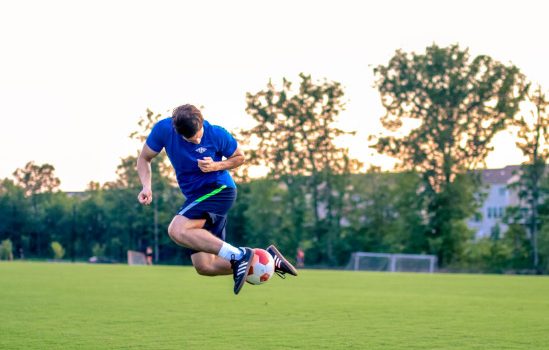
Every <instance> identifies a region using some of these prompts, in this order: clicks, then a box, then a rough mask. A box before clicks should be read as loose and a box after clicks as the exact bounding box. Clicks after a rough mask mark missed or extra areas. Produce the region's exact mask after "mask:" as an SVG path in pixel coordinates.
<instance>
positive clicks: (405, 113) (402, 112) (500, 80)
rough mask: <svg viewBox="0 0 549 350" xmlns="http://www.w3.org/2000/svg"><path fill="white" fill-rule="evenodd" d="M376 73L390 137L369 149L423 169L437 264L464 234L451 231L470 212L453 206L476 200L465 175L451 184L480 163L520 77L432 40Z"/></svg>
mask: <svg viewBox="0 0 549 350" xmlns="http://www.w3.org/2000/svg"><path fill="white" fill-rule="evenodd" d="M374 74H375V76H376V83H375V85H376V87H377V88H378V90H379V92H380V95H381V102H382V104H383V106H384V107H385V109H386V114H385V116H384V117H382V119H381V121H382V123H383V125H384V127H385V128H387V129H388V130H389V131H391V132H392V134H390V135H388V136H383V137H379V138H378V139H377V140H376V143H375V145H374V146H373V147H374V148H375V149H377V150H378V151H379V152H380V153H384V154H387V155H389V156H392V157H395V158H397V159H399V160H400V163H399V165H398V168H399V169H401V170H412V171H416V172H417V173H419V174H421V176H422V181H423V189H422V191H421V193H420V196H421V197H423V201H424V203H425V205H426V208H427V211H428V214H429V225H428V227H427V232H426V234H427V235H428V237H429V238H430V240H431V242H432V248H431V249H432V251H434V252H436V253H437V254H438V255H439V259H440V261H441V263H442V264H444V263H449V262H451V261H452V259H454V258H455V257H456V254H457V250H459V248H458V247H457V246H456V244H458V240H456V237H460V238H459V240H461V239H462V238H464V236H465V233H463V232H456V230H462V229H463V228H464V225H463V223H462V221H463V220H464V219H465V218H467V217H468V216H470V215H471V214H472V212H473V211H474V210H475V209H474V207H473V208H471V207H470V208H467V207H466V206H465V207H464V206H461V205H460V206H458V205H456V203H461V204H464V205H466V204H467V203H468V202H470V203H475V202H474V201H473V200H472V198H471V193H473V192H474V191H465V192H463V191H462V190H463V189H464V188H465V185H466V184H468V183H472V184H473V185H475V182H471V181H469V180H465V179H463V180H460V182H461V183H460V184H459V185H458V186H457V188H455V184H456V180H457V179H458V175H460V174H465V173H467V171H469V170H472V169H474V168H476V167H478V166H479V165H482V164H483V163H484V160H485V158H486V156H487V154H488V153H489V152H490V151H491V150H492V147H490V142H491V140H492V138H493V136H494V135H495V134H496V133H497V132H499V131H500V130H502V129H503V128H504V127H505V126H506V122H507V121H508V120H509V119H510V118H512V117H513V116H514V115H515V113H516V112H517V110H518V108H519V104H520V102H521V101H522V100H523V99H524V96H525V93H526V90H527V84H526V82H525V79H524V76H523V75H522V74H521V73H520V71H519V70H518V68H516V67H515V66H512V65H509V66H507V65H504V64H502V63H500V62H497V61H495V60H493V59H492V58H491V57H489V56H485V55H480V56H477V57H474V58H471V55H470V54H469V51H468V50H467V49H465V50H462V49H461V48H460V47H459V46H458V45H452V46H449V47H439V46H437V45H436V44H433V45H432V46H429V47H427V48H426V51H425V52H424V53H415V52H412V53H405V52H402V51H400V50H398V51H396V53H395V55H394V56H393V57H392V58H391V59H390V60H389V62H388V64H387V65H379V66H377V67H375V68H374ZM476 185H478V182H476ZM456 196H457V198H461V199H459V200H457V201H456Z"/></svg>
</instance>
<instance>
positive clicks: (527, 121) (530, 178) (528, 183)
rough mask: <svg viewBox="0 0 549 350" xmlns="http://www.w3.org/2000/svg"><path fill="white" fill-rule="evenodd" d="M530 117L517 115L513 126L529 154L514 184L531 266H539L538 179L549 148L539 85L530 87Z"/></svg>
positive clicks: (547, 122) (548, 117)
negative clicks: (524, 211) (529, 246)
mask: <svg viewBox="0 0 549 350" xmlns="http://www.w3.org/2000/svg"><path fill="white" fill-rule="evenodd" d="M528 101H529V102H530V103H529V105H530V111H529V112H530V116H529V117H526V116H524V115H520V116H518V117H517V118H515V119H514V120H513V122H512V125H514V126H515V127H517V128H518V132H517V137H518V141H517V147H518V148H519V149H520V150H521V151H522V153H523V154H524V155H525V156H526V157H528V161H527V162H525V163H524V164H522V166H521V171H520V174H521V175H520V180H519V181H518V183H517V184H516V185H517V186H516V187H518V189H519V192H518V195H519V198H520V199H521V200H522V201H524V202H525V203H526V205H527V208H528V211H527V217H526V218H523V219H524V222H525V223H526V225H527V227H528V231H529V235H530V239H531V242H532V250H533V254H532V256H533V268H534V269H536V270H538V269H539V253H538V232H539V228H540V217H539V206H540V205H541V199H542V198H541V197H542V189H541V182H542V179H543V177H544V176H545V167H546V163H547V157H548V155H549V149H548V147H547V145H548V144H547V142H548V139H547V136H548V135H547V129H548V126H549V113H548V112H549V109H548V107H549V100H548V99H547V97H546V95H545V94H544V93H543V91H542V89H541V87H540V86H537V87H535V88H531V89H530V90H529V93H528Z"/></svg>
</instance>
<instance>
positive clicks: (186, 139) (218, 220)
mask: <svg viewBox="0 0 549 350" xmlns="http://www.w3.org/2000/svg"><path fill="white" fill-rule="evenodd" d="M162 149H165V150H166V153H167V155H168V158H169V159H170V162H171V164H172V166H173V168H174V169H175V173H176V176H177V182H178V184H179V187H180V189H181V192H183V195H184V196H185V198H186V201H185V203H184V204H183V206H182V207H181V208H180V209H179V210H178V212H177V215H175V217H174V218H173V220H172V222H171V223H170V226H169V227H168V234H169V235H170V237H171V239H172V240H173V241H174V242H175V243H177V244H179V245H181V246H183V247H185V249H186V252H187V254H188V255H190V258H191V261H192V263H193V266H194V267H195V269H196V271H197V272H198V273H199V274H201V275H205V276H218V275H230V274H231V273H232V274H233V279H234V293H235V294H238V293H239V292H240V290H241V288H242V286H243V285H244V282H245V280H246V276H247V275H248V271H249V269H250V262H251V261H252V259H253V256H254V252H253V250H252V249H250V248H248V247H240V248H237V247H235V246H233V245H231V244H229V243H227V242H225V225H226V223H227V213H228V211H229V209H230V208H231V206H232V205H233V203H234V201H235V200H236V185H235V183H234V181H233V178H232V177H231V175H230V174H229V172H228V171H227V170H229V169H234V168H236V167H238V166H240V165H242V163H244V154H243V153H242V151H241V150H240V148H239V147H238V144H237V142H236V140H235V139H234V138H233V136H231V134H229V132H227V130H225V129H224V128H222V127H220V126H217V125H212V124H210V123H209V122H208V121H206V120H204V119H203V117H202V113H201V112H200V110H199V109H198V108H196V107H195V106H192V105H189V104H186V105H183V106H179V107H177V108H175V109H174V110H173V113H172V116H171V117H170V118H166V119H163V120H160V121H159V122H158V123H156V124H155V125H154V127H153V129H152V131H151V133H150V134H149V137H148V138H147V141H146V142H145V144H144V145H143V150H142V151H141V154H140V155H139V157H138V159H137V172H138V174H139V179H140V181H141V184H142V185H143V189H142V190H141V192H140V193H139V195H138V196H137V198H138V200H139V202H140V203H141V204H145V205H149V204H151V201H152V199H153V197H152V187H151V186H152V185H151V184H152V181H151V161H152V159H153V158H154V157H156V155H157V154H158V153H159V152H160V151H162ZM223 158H225V159H223ZM267 251H268V252H269V253H270V254H271V255H272V256H273V259H274V261H275V272H278V273H279V274H282V275H283V274H285V273H289V274H291V275H294V276H297V270H296V269H295V267H293V266H292V265H291V264H290V263H289V262H288V261H287V260H286V259H285V258H284V256H283V255H282V254H281V253H280V252H279V251H278V250H277V249H276V247H275V246H274V245H271V246H269V247H268V248H267Z"/></svg>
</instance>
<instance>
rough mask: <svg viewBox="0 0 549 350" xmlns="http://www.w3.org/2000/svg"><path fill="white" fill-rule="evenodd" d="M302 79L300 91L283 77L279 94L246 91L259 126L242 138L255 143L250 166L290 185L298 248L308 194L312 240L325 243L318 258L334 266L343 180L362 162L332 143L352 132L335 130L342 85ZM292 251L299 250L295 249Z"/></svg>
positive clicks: (302, 76)
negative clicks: (264, 170) (263, 169)
mask: <svg viewBox="0 0 549 350" xmlns="http://www.w3.org/2000/svg"><path fill="white" fill-rule="evenodd" d="M299 77H300V79H301V81H300V84H299V88H298V89H297V91H296V90H294V89H293V88H292V83H291V82H290V81H289V80H287V79H286V78H283V80H282V86H281V89H280V90H278V89H277V88H276V87H275V86H274V85H273V83H272V82H269V83H268V85H267V88H266V89H265V90H262V91H259V92H257V93H255V94H252V93H247V94H246V101H247V107H246V111H247V112H248V113H249V114H250V115H251V116H252V117H253V118H254V119H255V120H256V121H257V125H256V126H255V127H253V128H251V129H249V130H244V131H242V134H243V135H244V136H245V137H247V138H248V140H250V141H252V142H255V141H257V147H254V148H253V149H252V150H251V152H249V154H250V159H251V164H253V165H263V166H266V167H267V168H268V169H269V177H270V178H272V179H274V180H277V181H281V182H283V183H284V184H285V185H286V186H287V189H288V193H289V194H290V196H289V197H290V198H289V202H288V210H289V213H288V215H289V216H290V217H292V218H293V220H292V222H293V225H294V230H295V231H294V232H293V235H294V237H295V239H293V240H292V241H294V242H297V244H298V243H299V241H300V240H301V239H302V238H301V234H302V232H303V231H304V227H305V222H304V221H303V219H304V217H305V211H306V204H307V203H306V195H310V202H311V207H312V214H313V220H314V224H313V231H314V233H315V237H314V239H315V242H316V243H317V244H318V245H323V248H322V250H321V248H320V247H317V248H318V253H319V257H318V260H322V259H324V256H323V255H325V257H326V258H327V260H328V261H330V262H333V261H334V253H333V239H334V237H333V236H332V234H333V232H334V231H333V230H332V229H337V225H338V224H339V222H338V220H337V209H338V208H339V207H341V198H339V199H338V195H340V194H341V193H342V192H343V191H342V190H343V188H344V186H345V183H346V181H345V176H346V175H348V174H349V173H350V172H352V171H354V170H356V169H358V162H357V161H355V160H351V159H350V158H349V156H348V151H347V149H344V148H339V147H337V146H336V145H335V144H334V139H335V138H337V137H338V136H341V135H344V134H348V133H347V132H345V131H343V130H341V129H338V128H337V127H335V126H334V123H335V121H336V119H337V117H338V115H339V114H340V112H341V111H342V110H343V109H344V103H343V96H344V92H343V89H342V87H341V85H340V84H339V83H337V82H330V81H326V80H324V81H322V82H318V83H315V82H313V80H312V79H311V76H308V75H305V74H300V75H299ZM336 187H337V188H336ZM338 190H339V191H338ZM334 193H337V194H336V195H334ZM326 224H327V225H326ZM288 249H291V250H294V251H295V249H297V246H294V247H288ZM309 255H310V254H309Z"/></svg>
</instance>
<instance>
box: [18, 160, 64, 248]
mask: <svg viewBox="0 0 549 350" xmlns="http://www.w3.org/2000/svg"><path fill="white" fill-rule="evenodd" d="M54 172H55V168H54V167H53V166H52V165H50V164H42V165H37V164H34V162H32V161H31V162H28V163H27V164H26V165H25V167H24V168H23V169H20V168H19V169H16V170H15V172H14V173H13V176H14V178H15V182H14V183H15V184H16V185H17V186H19V187H21V188H22V189H23V191H24V194H25V196H26V197H28V198H30V201H31V205H32V215H31V216H29V217H28V221H29V222H30V226H31V227H32V230H31V231H32V232H31V237H30V241H31V250H33V251H34V252H35V253H36V254H38V255H41V252H42V250H43V248H45V247H47V242H49V237H47V234H45V233H44V231H42V230H41V228H40V224H41V222H42V217H43V215H44V213H43V210H44V206H43V205H41V204H43V203H41V200H42V199H45V198H47V197H48V196H46V195H44V194H47V193H51V192H54V191H57V190H58V188H59V185H60V184H61V181H60V180H59V178H57V177H56V176H55V174H54Z"/></svg>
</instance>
